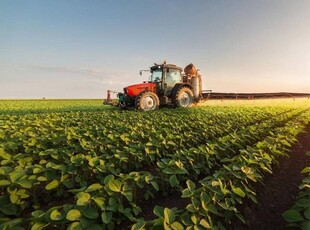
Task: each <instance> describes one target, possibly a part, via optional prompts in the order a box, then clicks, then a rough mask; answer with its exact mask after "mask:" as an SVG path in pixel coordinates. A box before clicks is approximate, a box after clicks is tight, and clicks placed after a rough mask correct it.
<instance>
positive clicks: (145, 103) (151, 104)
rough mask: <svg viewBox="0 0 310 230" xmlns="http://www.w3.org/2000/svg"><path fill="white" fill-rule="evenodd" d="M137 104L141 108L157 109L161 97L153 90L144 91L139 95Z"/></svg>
mask: <svg viewBox="0 0 310 230" xmlns="http://www.w3.org/2000/svg"><path fill="white" fill-rule="evenodd" d="M135 104H136V109H139V110H144V111H150V110H155V109H158V107H159V98H158V96H157V95H156V94H155V93H153V92H151V91H144V92H141V93H140V94H139V95H138V96H137V98H136V101H135Z"/></svg>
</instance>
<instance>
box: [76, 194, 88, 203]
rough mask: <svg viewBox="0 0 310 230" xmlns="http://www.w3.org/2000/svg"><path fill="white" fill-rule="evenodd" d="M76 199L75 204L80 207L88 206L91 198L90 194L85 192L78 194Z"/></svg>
mask: <svg viewBox="0 0 310 230" xmlns="http://www.w3.org/2000/svg"><path fill="white" fill-rule="evenodd" d="M76 197H77V198H78V200H77V202H76V203H77V205H80V206H81V205H86V204H88V203H89V200H90V198H91V196H90V194H89V193H87V192H79V193H78V194H77V195H76Z"/></svg>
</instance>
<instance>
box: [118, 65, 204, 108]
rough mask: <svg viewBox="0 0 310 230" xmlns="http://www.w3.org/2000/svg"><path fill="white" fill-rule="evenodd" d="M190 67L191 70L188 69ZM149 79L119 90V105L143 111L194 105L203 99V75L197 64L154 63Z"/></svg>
mask: <svg viewBox="0 0 310 230" xmlns="http://www.w3.org/2000/svg"><path fill="white" fill-rule="evenodd" d="M186 70H187V71H186ZM143 71H150V73H151V75H150V77H149V80H148V81H145V82H143V83H140V84H135V85H130V86H127V87H125V88H124V92H122V93H118V94H117V97H118V106H119V107H120V108H122V109H129V108H134V109H138V110H143V111H149V110H155V109H158V108H159V107H160V106H173V107H190V106H192V105H193V104H194V103H197V102H198V101H199V100H200V99H201V92H202V90H201V87H202V85H201V84H202V83H201V75H199V74H198V71H197V70H196V68H195V67H194V65H193V64H190V65H188V66H187V67H186V68H185V69H184V71H185V73H182V68H181V67H178V66H176V65H173V64H167V63H166V62H163V63H162V64H156V63H155V64H154V66H152V67H150V70H141V71H140V75H142V72H143Z"/></svg>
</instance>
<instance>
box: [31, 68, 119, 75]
mask: <svg viewBox="0 0 310 230" xmlns="http://www.w3.org/2000/svg"><path fill="white" fill-rule="evenodd" d="M32 68H33V69H37V70H41V71H47V72H62V73H63V72H67V73H77V74H86V75H92V76H106V75H116V76H117V75H119V73H112V72H108V71H105V70H100V69H89V68H82V67H71V66H33V67H32Z"/></svg>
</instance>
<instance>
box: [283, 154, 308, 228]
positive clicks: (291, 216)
mask: <svg viewBox="0 0 310 230" xmlns="http://www.w3.org/2000/svg"><path fill="white" fill-rule="evenodd" d="M306 155H307V156H310V152H307V153H306ZM301 173H303V174H306V176H305V178H304V179H303V181H302V183H301V185H300V186H299V189H300V192H299V194H298V196H297V200H296V202H295V204H294V205H293V206H292V207H291V208H290V209H289V210H287V211H286V212H284V213H283V214H282V215H283V217H284V219H285V220H286V221H287V223H288V226H289V227H295V228H296V227H297V228H300V229H302V230H306V229H309V228H310V167H309V166H308V167H306V168H304V169H303V170H302V171H301Z"/></svg>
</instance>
